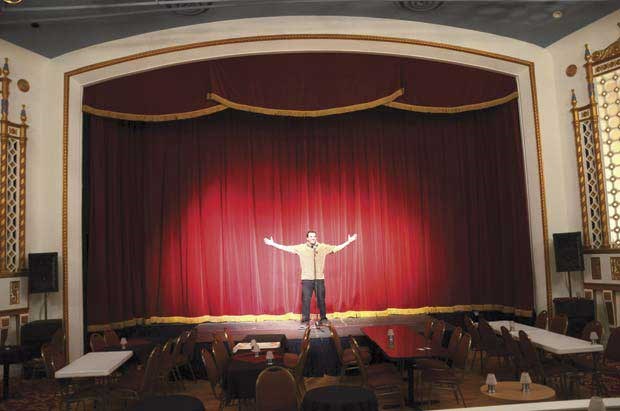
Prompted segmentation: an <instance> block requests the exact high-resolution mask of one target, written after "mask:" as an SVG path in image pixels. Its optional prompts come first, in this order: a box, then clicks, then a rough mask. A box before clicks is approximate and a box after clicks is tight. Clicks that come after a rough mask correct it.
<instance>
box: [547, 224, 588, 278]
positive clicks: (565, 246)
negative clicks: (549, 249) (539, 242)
mask: <svg viewBox="0 0 620 411" xmlns="http://www.w3.org/2000/svg"><path fill="white" fill-rule="evenodd" d="M553 246H554V248H555V270H556V271H557V272H559V273H560V272H568V271H583V269H584V268H583V245H582V244H581V233H580V232H577V233H561V234H553Z"/></svg>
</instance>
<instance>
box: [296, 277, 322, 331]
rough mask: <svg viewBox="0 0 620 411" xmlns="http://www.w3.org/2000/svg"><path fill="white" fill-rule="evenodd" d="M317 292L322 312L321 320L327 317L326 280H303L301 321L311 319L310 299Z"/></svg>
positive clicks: (318, 303)
mask: <svg viewBox="0 0 620 411" xmlns="http://www.w3.org/2000/svg"><path fill="white" fill-rule="evenodd" d="M313 291H314V292H315V293H316V302H317V305H318V306H319V311H320V312H321V320H324V319H326V318H327V317H326V312H325V280H301V321H308V320H310V300H312V292H313Z"/></svg>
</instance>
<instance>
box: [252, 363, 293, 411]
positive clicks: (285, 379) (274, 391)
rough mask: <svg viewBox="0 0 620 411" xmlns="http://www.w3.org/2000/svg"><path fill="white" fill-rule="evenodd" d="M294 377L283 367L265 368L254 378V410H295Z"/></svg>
mask: <svg viewBox="0 0 620 411" xmlns="http://www.w3.org/2000/svg"><path fill="white" fill-rule="evenodd" d="M296 390H297V388H296V382H295V377H293V375H292V374H291V372H290V371H289V370H288V369H286V368H283V367H278V366H271V367H268V368H265V369H264V370H263V371H262V372H261V373H260V374H259V376H258V378H257V379H256V411H297V409H298V407H299V403H298V396H297V394H296V392H297V391H296Z"/></svg>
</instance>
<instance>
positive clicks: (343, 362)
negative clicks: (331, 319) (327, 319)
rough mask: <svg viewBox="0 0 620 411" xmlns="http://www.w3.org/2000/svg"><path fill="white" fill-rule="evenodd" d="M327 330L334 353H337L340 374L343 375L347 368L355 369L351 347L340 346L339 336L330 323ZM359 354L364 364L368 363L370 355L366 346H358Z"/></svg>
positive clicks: (355, 363) (356, 364) (356, 366)
mask: <svg viewBox="0 0 620 411" xmlns="http://www.w3.org/2000/svg"><path fill="white" fill-rule="evenodd" d="M329 332H330V337H331V340H332V343H333V344H334V348H335V349H336V353H337V354H338V360H339V361H340V376H341V377H343V376H344V375H345V374H346V372H347V371H348V370H354V369H357V368H358V363H357V361H356V359H355V355H354V354H353V350H352V348H346V349H343V348H342V342H341V341H340V336H339V335H338V332H337V331H336V328H335V327H334V326H333V325H332V324H329ZM359 354H360V358H361V359H362V361H363V362H364V364H368V363H370V360H371V355H370V350H369V348H368V347H361V348H359Z"/></svg>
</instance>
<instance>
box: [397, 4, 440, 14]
mask: <svg viewBox="0 0 620 411" xmlns="http://www.w3.org/2000/svg"><path fill="white" fill-rule="evenodd" d="M396 3H398V5H399V6H400V7H402V8H404V9H407V10H409V11H414V12H416V13H420V12H425V11H432V10H435V9H436V8H438V7H439V6H441V5H442V4H443V1H398V2H396Z"/></svg>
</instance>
